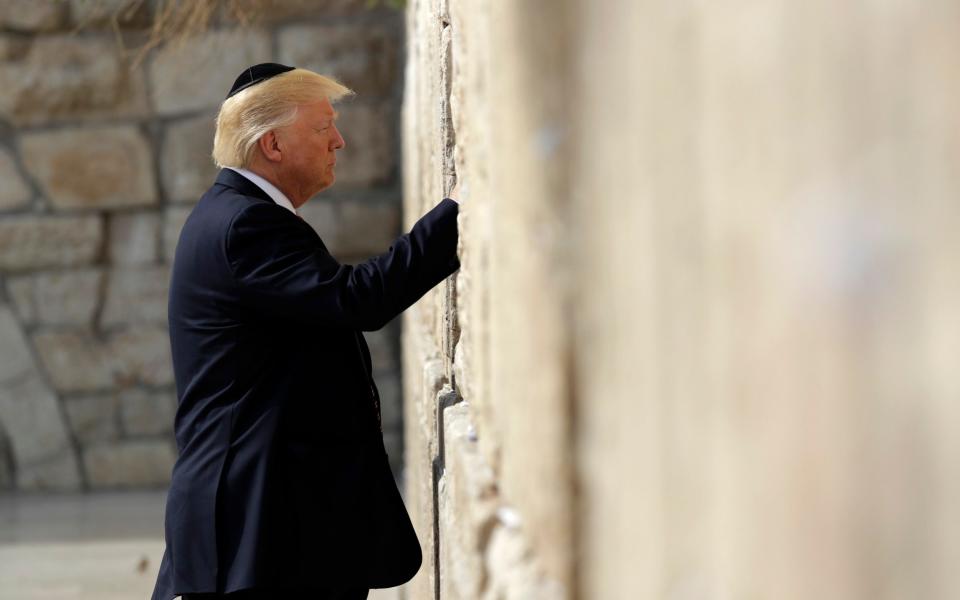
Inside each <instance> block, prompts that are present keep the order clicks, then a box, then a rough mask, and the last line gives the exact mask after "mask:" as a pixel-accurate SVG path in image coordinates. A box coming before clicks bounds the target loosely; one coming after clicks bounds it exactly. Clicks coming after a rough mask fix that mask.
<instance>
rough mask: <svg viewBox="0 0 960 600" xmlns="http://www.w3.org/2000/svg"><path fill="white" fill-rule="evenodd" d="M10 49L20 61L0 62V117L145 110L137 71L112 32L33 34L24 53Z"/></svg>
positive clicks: (44, 119)
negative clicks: (101, 34)
mask: <svg viewBox="0 0 960 600" xmlns="http://www.w3.org/2000/svg"><path fill="white" fill-rule="evenodd" d="M29 4H31V5H41V4H45V3H43V2H29ZM2 6H6V4H3V5H2ZM11 48H12V49H14V50H17V52H18V57H19V58H20V60H15V61H11V62H4V63H0V89H2V90H4V93H3V94H2V95H0V117H2V118H4V119H7V120H9V121H11V122H12V123H13V124H14V125H35V124H40V123H51V122H62V121H66V120H77V119H90V118H97V117H110V118H117V117H137V116H143V115H146V114H147V111H148V109H147V101H146V87H145V82H144V79H143V75H142V72H141V71H140V70H136V71H132V72H131V71H130V69H129V66H128V64H127V63H126V62H125V60H124V59H122V58H121V57H120V54H119V52H120V49H119V47H118V46H117V44H116V42H115V40H114V39H113V37H112V36H104V37H103V38H91V37H78V36H72V35H58V36H47V37H36V38H34V39H33V40H32V41H31V43H30V45H29V46H28V47H27V49H26V50H25V51H24V50H23V49H22V47H20V48H14V47H11Z"/></svg>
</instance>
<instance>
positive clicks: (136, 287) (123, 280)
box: [100, 265, 170, 327]
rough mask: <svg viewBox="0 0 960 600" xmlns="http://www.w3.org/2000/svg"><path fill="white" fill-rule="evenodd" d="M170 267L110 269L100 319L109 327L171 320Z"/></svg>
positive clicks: (163, 323) (160, 322) (163, 322)
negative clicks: (169, 318) (168, 307)
mask: <svg viewBox="0 0 960 600" xmlns="http://www.w3.org/2000/svg"><path fill="white" fill-rule="evenodd" d="M169 289H170V268H169V267H168V266H165V265H161V266H140V267H132V268H131V267H127V268H119V269H112V270H110V271H109V272H108V273H107V285H106V296H105V299H104V303H103V311H102V313H101V317H100V322H101V324H102V325H104V326H106V327H111V326H114V325H124V324H131V323H156V324H161V325H165V324H166V323H167V295H168V292H169Z"/></svg>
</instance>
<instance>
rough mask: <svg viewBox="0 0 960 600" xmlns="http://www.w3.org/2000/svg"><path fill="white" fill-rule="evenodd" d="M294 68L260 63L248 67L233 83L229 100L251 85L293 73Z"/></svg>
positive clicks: (228, 95)
mask: <svg viewBox="0 0 960 600" xmlns="http://www.w3.org/2000/svg"><path fill="white" fill-rule="evenodd" d="M294 68H295V67H288V66H287V65H281V64H279V63H260V64H259V65H253V66H252V67H248V68H247V69H246V70H244V72H243V73H240V77H237V80H236V81H234V82H233V87H232V88H230V93H229V94H227V98H229V97H230V96H233V95H234V94H236V93H237V92H239V91H241V90H245V89H247V88H248V87H250V86H251V85H256V84H258V83H260V82H261V81H264V80H266V79H270V78H271V77H275V76H277V75H279V74H280V73H286V72H287V71H292V70H293V69H294Z"/></svg>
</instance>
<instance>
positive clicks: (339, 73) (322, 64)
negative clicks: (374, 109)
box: [278, 23, 400, 98]
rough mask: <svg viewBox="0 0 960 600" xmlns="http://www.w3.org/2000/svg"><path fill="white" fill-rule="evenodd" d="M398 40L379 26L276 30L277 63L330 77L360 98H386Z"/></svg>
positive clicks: (388, 29) (394, 71)
mask: <svg viewBox="0 0 960 600" xmlns="http://www.w3.org/2000/svg"><path fill="white" fill-rule="evenodd" d="M398 37H399V36H398V32H397V31H396V29H395V28H392V27H388V26H386V25H383V24H372V25H371V24H367V23H363V24H359V23H358V24H337V25H299V24H298V25H293V26H290V27H285V28H284V29H282V30H280V33H279V36H278V44H279V56H280V62H281V63H284V64H288V65H297V66H298V67H302V68H304V69H310V70H311V71H315V72H317V73H322V74H324V75H328V76H332V77H334V78H336V79H337V80H338V81H340V82H341V83H343V84H344V85H346V86H347V87H349V88H351V89H352V90H353V91H355V92H357V94H358V95H359V96H360V97H362V98H365V97H367V96H368V95H372V96H387V95H389V94H390V93H391V92H392V90H393V87H394V83H395V80H396V74H397V73H398V72H399V71H400V70H399V68H398V67H399V65H398V64H397V54H398V50H399V49H400V44H399V39H398Z"/></svg>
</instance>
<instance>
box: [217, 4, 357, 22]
mask: <svg viewBox="0 0 960 600" xmlns="http://www.w3.org/2000/svg"><path fill="white" fill-rule="evenodd" d="M232 6H233V7H235V9H236V10H227V11H224V12H225V14H224V16H225V18H226V20H227V21H228V22H241V23H243V22H248V21H251V20H253V21H256V22H266V23H272V22H278V21H279V22H282V21H291V20H298V19H303V18H311V17H317V16H319V15H323V16H327V17H339V16H345V15H351V14H364V13H366V12H368V11H369V10H370V2H369V0H236V1H235V2H233V3H232ZM241 17H242V18H241Z"/></svg>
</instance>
